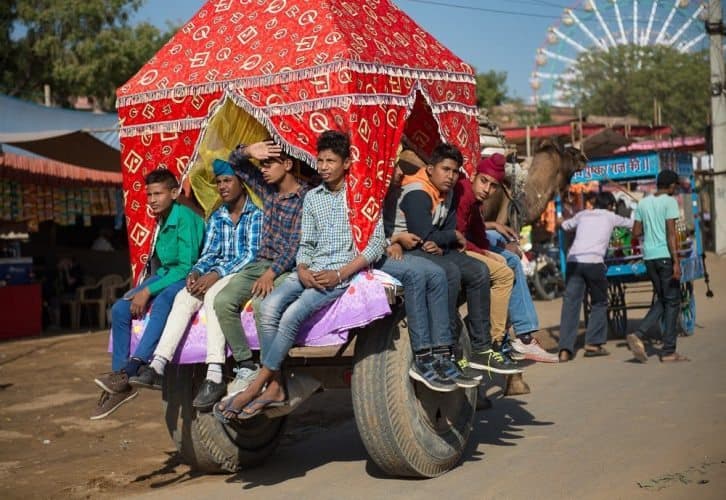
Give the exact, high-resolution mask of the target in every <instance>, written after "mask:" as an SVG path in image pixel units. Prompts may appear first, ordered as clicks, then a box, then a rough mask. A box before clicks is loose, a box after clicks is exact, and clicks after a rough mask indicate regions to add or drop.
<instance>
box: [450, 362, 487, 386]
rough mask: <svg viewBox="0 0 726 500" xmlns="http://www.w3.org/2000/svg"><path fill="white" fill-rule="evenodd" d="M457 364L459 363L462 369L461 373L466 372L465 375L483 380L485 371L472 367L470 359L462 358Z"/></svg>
mask: <svg viewBox="0 0 726 500" xmlns="http://www.w3.org/2000/svg"><path fill="white" fill-rule="evenodd" d="M456 364H457V365H459V369H460V370H461V373H463V374H464V376H465V377H468V378H471V379H474V380H479V381H480V380H481V379H482V378H484V372H482V371H481V370H475V369H474V368H472V367H471V365H470V364H469V360H468V359H466V358H461V359H460V360H458V361H457V362H456Z"/></svg>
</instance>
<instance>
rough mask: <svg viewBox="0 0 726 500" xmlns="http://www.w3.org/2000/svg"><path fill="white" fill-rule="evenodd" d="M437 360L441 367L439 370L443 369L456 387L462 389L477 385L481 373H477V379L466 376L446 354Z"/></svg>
mask: <svg viewBox="0 0 726 500" xmlns="http://www.w3.org/2000/svg"><path fill="white" fill-rule="evenodd" d="M437 361H438V363H439V368H440V369H441V371H443V373H444V375H446V376H447V377H448V378H450V379H451V380H453V381H454V383H455V384H456V385H457V386H458V387H462V388H464V389H472V388H474V387H478V386H479V380H480V379H481V374H479V379H475V378H472V377H467V376H466V375H464V373H463V372H462V371H461V369H460V368H459V365H457V364H456V363H454V362H453V361H452V360H451V358H450V357H448V356H447V357H442V358H440V359H438V360H437Z"/></svg>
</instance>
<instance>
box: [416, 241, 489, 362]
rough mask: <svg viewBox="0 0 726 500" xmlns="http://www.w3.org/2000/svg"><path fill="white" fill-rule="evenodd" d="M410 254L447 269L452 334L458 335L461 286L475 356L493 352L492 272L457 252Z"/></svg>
mask: <svg viewBox="0 0 726 500" xmlns="http://www.w3.org/2000/svg"><path fill="white" fill-rule="evenodd" d="M411 254H412V255H415V256H417V257H423V258H424V259H427V260H429V261H431V262H433V263H434V264H436V265H438V266H440V267H442V268H443V269H444V272H445V273H446V281H447V283H446V286H447V290H448V293H447V297H448V299H449V306H448V309H449V324H450V325H451V327H450V330H451V331H452V332H456V331H458V327H459V302H458V301H459V293H460V292H461V288H462V286H463V287H464V293H465V294H466V308H467V312H468V316H467V317H466V318H465V320H466V326H467V330H468V332H469V338H470V339H471V349H472V352H484V351H486V350H488V349H491V347H492V336H491V331H490V330H491V324H490V322H489V309H490V307H489V298H490V297H489V268H488V267H487V266H485V265H484V264H483V263H482V262H479V261H478V260H476V259H474V258H472V257H469V256H468V255H466V254H465V253H463V252H456V251H454V252H449V253H445V254H444V255H433V254H430V253H427V252H424V251H423V250H421V249H416V250H411ZM456 340H458V338H457V339H456Z"/></svg>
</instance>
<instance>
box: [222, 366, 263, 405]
mask: <svg viewBox="0 0 726 500" xmlns="http://www.w3.org/2000/svg"><path fill="white" fill-rule="evenodd" d="M234 371H235V377H234V380H233V381H232V382H230V383H229V384H227V397H229V396H236V395H237V394H239V393H240V392H243V391H244V390H245V389H247V388H248V387H249V386H250V384H251V383H252V381H253V380H255V379H256V378H257V374H258V373H260V367H259V366H257V365H255V369H254V370H253V369H251V368H247V367H242V368H235V369H234Z"/></svg>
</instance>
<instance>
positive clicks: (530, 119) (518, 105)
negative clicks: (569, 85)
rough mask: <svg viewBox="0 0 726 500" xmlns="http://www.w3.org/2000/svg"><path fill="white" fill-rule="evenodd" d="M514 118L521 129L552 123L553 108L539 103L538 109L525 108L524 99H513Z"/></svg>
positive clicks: (544, 103)
mask: <svg viewBox="0 0 726 500" xmlns="http://www.w3.org/2000/svg"><path fill="white" fill-rule="evenodd" d="M511 103H512V104H514V117H515V120H516V121H517V123H518V124H519V126H520V127H524V126H527V125H530V126H538V125H544V124H546V123H550V122H551V121H552V108H551V107H550V105H549V104H547V103H546V102H538V103H537V106H536V107H534V108H533V107H532V106H525V105H524V103H523V102H522V99H512V100H511Z"/></svg>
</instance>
